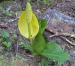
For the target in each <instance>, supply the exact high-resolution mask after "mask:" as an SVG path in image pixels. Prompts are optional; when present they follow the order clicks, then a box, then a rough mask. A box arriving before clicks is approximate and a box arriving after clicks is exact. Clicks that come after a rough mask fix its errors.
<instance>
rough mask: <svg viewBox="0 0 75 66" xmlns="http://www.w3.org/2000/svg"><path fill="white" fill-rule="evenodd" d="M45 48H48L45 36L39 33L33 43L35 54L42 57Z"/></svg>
mask: <svg viewBox="0 0 75 66" xmlns="http://www.w3.org/2000/svg"><path fill="white" fill-rule="evenodd" d="M45 47H46V42H45V39H44V37H43V35H41V34H40V33H39V34H38V35H37V36H36V38H35V39H34V41H33V43H32V49H33V53H34V54H37V55H40V54H41V53H42V51H43V50H44V49H45Z"/></svg>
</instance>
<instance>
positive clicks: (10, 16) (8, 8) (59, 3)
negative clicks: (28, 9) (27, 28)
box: [0, 0, 75, 66]
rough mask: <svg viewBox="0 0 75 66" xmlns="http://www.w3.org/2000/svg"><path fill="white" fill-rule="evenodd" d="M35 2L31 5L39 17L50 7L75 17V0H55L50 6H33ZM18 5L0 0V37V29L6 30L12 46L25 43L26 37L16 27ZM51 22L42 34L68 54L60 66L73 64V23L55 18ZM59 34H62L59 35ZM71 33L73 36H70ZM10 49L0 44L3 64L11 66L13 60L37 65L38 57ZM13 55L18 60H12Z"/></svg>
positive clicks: (18, 13) (72, 65)
mask: <svg viewBox="0 0 75 66" xmlns="http://www.w3.org/2000/svg"><path fill="white" fill-rule="evenodd" d="M24 4H25V3H24ZM35 4H36V2H35V1H33V2H32V7H33V10H34V12H35V13H36V15H37V16H38V17H40V15H42V14H44V16H45V15H47V13H46V12H48V13H49V8H51V9H56V10H57V11H58V12H61V13H63V14H65V15H67V16H70V17H72V18H75V0H55V2H54V3H53V4H52V5H51V6H48V5H41V4H37V5H38V6H35ZM19 6H20V3H18V4H16V3H15V2H14V1H12V2H4V3H3V2H2V3H1V4H0V37H1V32H2V31H8V32H9V34H10V36H9V38H10V41H11V43H12V44H13V46H15V45H16V44H18V45H21V44H24V43H26V39H24V38H23V37H22V36H21V35H20V34H19V31H18V27H17V22H18V18H19V16H20V14H21V8H20V7H19ZM22 6H23V8H25V5H22ZM52 21H53V20H52ZM49 22H51V21H49ZM53 22H55V23H53V24H51V23H50V24H48V25H47V27H46V31H45V33H44V34H45V36H46V38H47V39H48V41H55V42H56V43H58V44H59V45H60V46H61V47H62V48H63V49H64V50H65V51H67V52H68V53H69V54H70V60H68V61H66V62H65V63H64V64H63V65H62V66H75V23H74V24H69V23H66V24H65V23H64V21H62V22H60V23H59V24H56V23H57V22H59V21H58V20H57V19H55V21H53ZM61 24H62V26H61ZM55 26H56V27H55ZM55 28H56V29H55ZM59 28H60V29H59ZM56 33H58V35H56ZM63 33H67V35H64V34H63ZM68 33H69V35H68ZM60 34H62V35H61V36H60ZM53 35H54V36H53ZM72 35H74V36H73V37H72ZM49 36H51V37H49ZM52 36H53V37H52ZM0 40H1V38H0ZM0 44H2V42H0ZM12 48H13V47H12ZM13 49H15V48H13ZM11 51H12V52H11ZM11 51H9V50H8V52H7V51H4V49H3V47H2V46H0V55H1V56H0V58H1V59H3V60H4V59H5V60H4V61H3V62H5V63H6V64H5V65H4V66H10V64H9V62H10V63H11V64H12V65H11V66H13V64H15V62H16V63H17V66H38V63H37V62H36V61H38V58H37V57H36V58H35V57H34V56H32V55H31V54H30V53H27V52H26V51H25V50H23V49H21V48H19V49H17V50H11ZM16 52H17V54H16ZM15 55H17V58H18V59H20V60H18V59H17V60H15V61H13V59H15V58H16V57H15V58H14V56H15ZM10 56H12V57H11V58H10V59H8V58H6V57H10ZM2 57H3V58H2ZM24 58H25V59H24ZM1 59H0V60H1ZM7 59H8V60H7ZM11 59H12V60H11ZM10 60H11V61H10ZM14 66H15V65H14Z"/></svg>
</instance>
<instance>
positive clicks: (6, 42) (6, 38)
mask: <svg viewBox="0 0 75 66" xmlns="http://www.w3.org/2000/svg"><path fill="white" fill-rule="evenodd" d="M1 36H2V46H3V47H4V48H5V49H9V48H11V46H12V44H11V41H10V39H9V33H8V32H7V31H2V33H1Z"/></svg>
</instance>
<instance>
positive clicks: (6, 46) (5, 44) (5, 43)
mask: <svg viewBox="0 0 75 66" xmlns="http://www.w3.org/2000/svg"><path fill="white" fill-rule="evenodd" d="M2 45H3V46H4V47H5V48H11V46H12V44H11V42H6V41H5V42H2Z"/></svg>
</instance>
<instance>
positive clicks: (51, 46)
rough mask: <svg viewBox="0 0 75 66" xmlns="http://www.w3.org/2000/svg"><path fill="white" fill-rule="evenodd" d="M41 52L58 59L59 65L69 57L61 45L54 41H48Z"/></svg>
mask: <svg viewBox="0 0 75 66" xmlns="http://www.w3.org/2000/svg"><path fill="white" fill-rule="evenodd" d="M41 54H42V55H43V56H45V57H47V58H49V59H52V60H55V61H58V63H59V64H60V65H61V64H63V63H64V62H65V61H66V60H68V59H69V54H68V53H67V52H64V51H63V50H62V49H61V47H60V46H59V45H58V44H56V43H54V42H49V43H48V44H47V47H46V48H45V50H44V51H43V52H42V53H41Z"/></svg>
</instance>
